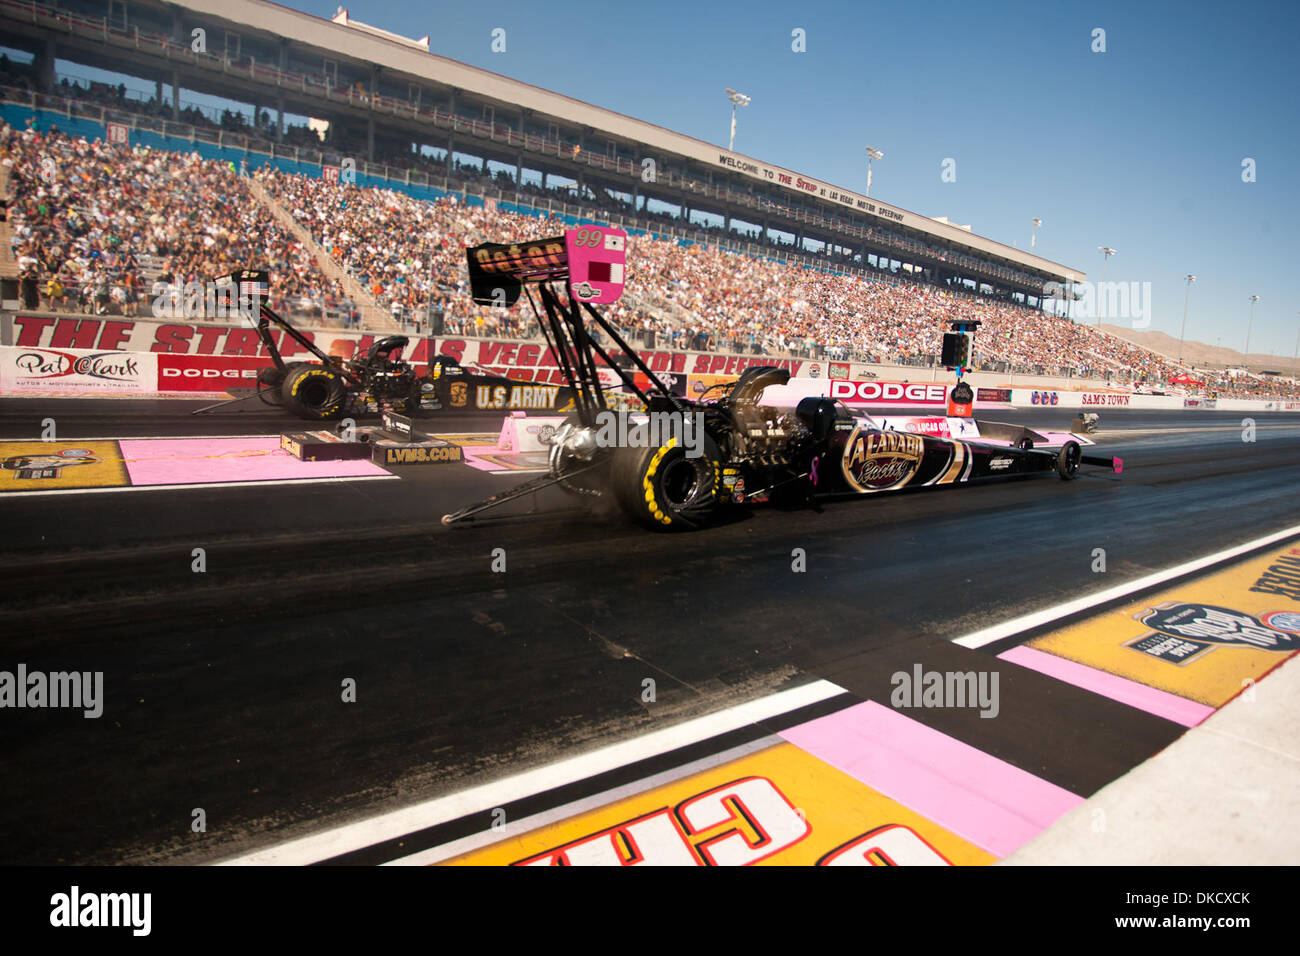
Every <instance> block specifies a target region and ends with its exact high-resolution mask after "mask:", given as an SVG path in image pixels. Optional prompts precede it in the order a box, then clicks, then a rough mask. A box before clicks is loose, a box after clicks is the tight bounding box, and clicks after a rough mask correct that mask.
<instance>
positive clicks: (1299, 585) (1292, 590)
mask: <svg viewBox="0 0 1300 956" xmlns="http://www.w3.org/2000/svg"><path fill="white" fill-rule="evenodd" d="M1250 589H1251V590H1252V591H1254V592H1256V593H1257V594H1276V595H1278V596H1279V597H1286V598H1290V599H1291V600H1292V601H1300V548H1292V549H1291V550H1290V551H1288V552H1287V553H1286V554H1282V555H1278V557H1277V558H1276V559H1275V560H1274V561H1273V563H1272V564H1270V565H1269V566H1268V567H1267V568H1265V569H1264V573H1263V574H1261V575H1260V576H1259V579H1258V580H1256V581H1255V583H1254V584H1253V585H1252V586H1251V588H1250Z"/></svg>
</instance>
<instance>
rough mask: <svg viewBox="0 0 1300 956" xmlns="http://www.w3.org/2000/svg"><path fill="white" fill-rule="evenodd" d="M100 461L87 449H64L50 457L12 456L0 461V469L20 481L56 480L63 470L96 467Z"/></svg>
mask: <svg viewBox="0 0 1300 956" xmlns="http://www.w3.org/2000/svg"><path fill="white" fill-rule="evenodd" d="M99 461H100V459H98V458H96V457H95V454H94V452H92V451H91V450H90V449H88V448H65V449H63V450H62V451H59V452H55V453H54V454H52V455H13V456H10V457H9V458H6V459H4V460H3V461H0V469H4V470H5V471H12V472H14V477H15V478H17V479H19V480H22V481H32V480H35V479H39V478H58V477H60V476H61V474H62V470H63V469H64V468H70V467H72V466H74V465H97V464H99Z"/></svg>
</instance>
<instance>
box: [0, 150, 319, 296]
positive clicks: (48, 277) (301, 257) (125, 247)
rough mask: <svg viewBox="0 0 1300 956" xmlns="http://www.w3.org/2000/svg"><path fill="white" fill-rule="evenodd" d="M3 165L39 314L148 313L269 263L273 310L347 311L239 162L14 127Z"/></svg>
mask: <svg viewBox="0 0 1300 956" xmlns="http://www.w3.org/2000/svg"><path fill="white" fill-rule="evenodd" d="M0 162H3V163H5V164H6V165H8V166H9V167H10V174H9V175H10V183H11V193H12V194H13V196H14V204H13V206H12V207H11V221H12V242H13V252H14V257H15V259H16V260H17V263H18V268H19V272H20V277H21V278H22V279H24V280H27V282H26V283H25V284H26V285H27V287H28V288H29V289H32V288H34V289H35V291H36V292H37V294H38V295H39V297H40V301H39V305H36V304H33V305H34V307H38V308H46V309H56V308H57V309H60V310H63V309H70V310H73V311H81V312H87V313H93V314H96V315H107V314H121V315H137V314H144V315H148V314H151V312H153V304H154V303H155V302H156V301H158V300H159V297H160V296H162V295H164V294H165V293H167V292H168V291H169V287H171V286H177V287H180V288H184V287H185V286H186V285H187V284H188V283H191V282H198V283H203V284H206V283H208V282H210V281H212V280H213V279H215V278H216V277H218V276H220V275H222V274H225V273H229V272H231V271H233V270H234V269H237V268H244V267H246V266H247V265H248V264H249V263H258V264H260V265H262V266H263V267H264V268H267V269H269V270H270V272H271V275H272V283H271V300H270V301H271V305H272V307H273V308H277V309H279V310H281V311H283V312H285V313H288V314H296V315H299V316H304V317H309V318H316V319H320V318H322V317H323V316H324V315H325V314H326V313H327V312H328V313H330V314H339V313H341V312H342V311H343V306H344V304H345V303H344V297H343V292H342V289H341V288H340V286H339V284H338V283H337V282H335V281H332V280H330V279H328V278H327V277H326V276H325V275H324V274H323V273H322V272H321V270H320V268H319V266H318V264H317V263H316V262H315V260H314V258H313V257H312V256H311V255H310V254H309V253H308V252H306V251H305V250H304V249H303V248H302V247H301V244H300V243H299V242H298V241H297V239H296V238H295V237H294V236H293V235H291V234H290V233H289V232H287V231H286V230H284V229H283V228H281V227H280V226H279V225H277V224H276V223H275V221H274V220H273V218H272V216H271V214H270V212H269V211H268V210H267V209H266V208H265V207H264V206H263V205H262V204H261V203H260V202H258V201H257V200H256V199H255V198H254V197H253V195H252V193H251V192H250V191H249V189H248V187H247V184H246V183H245V182H244V181H243V180H242V179H241V178H240V176H239V174H238V172H237V171H236V170H233V169H232V168H231V167H230V165H229V164H228V163H221V162H216V161H212V160H204V159H201V158H200V157H199V156H198V155H197V154H181V153H172V152H162V151H153V150H150V149H148V148H146V147H136V148H133V149H132V148H127V147H123V146H114V145H110V144H108V143H106V142H104V141H102V140H95V141H93V142H90V141H87V140H85V139H81V138H74V137H70V136H67V135H65V134H63V133H60V132H58V131H57V130H50V131H49V132H46V133H41V132H39V131H37V130H35V129H31V128H29V129H25V130H22V131H19V130H17V129H14V128H13V127H11V126H8V125H7V124H6V125H0ZM182 301H183V300H182Z"/></svg>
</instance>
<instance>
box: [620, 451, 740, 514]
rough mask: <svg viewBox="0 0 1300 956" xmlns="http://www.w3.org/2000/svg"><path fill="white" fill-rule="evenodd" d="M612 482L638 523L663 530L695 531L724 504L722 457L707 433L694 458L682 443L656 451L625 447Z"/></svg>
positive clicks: (621, 503)
mask: <svg viewBox="0 0 1300 956" xmlns="http://www.w3.org/2000/svg"><path fill="white" fill-rule="evenodd" d="M610 484H611V485H612V486H613V490H614V497H615V498H616V499H617V500H618V503H619V504H620V505H621V506H622V508H623V510H624V512H626V513H627V515H628V516H629V517H630V518H632V519H633V520H635V521H638V522H640V523H641V524H644V525H648V526H650V527H652V528H655V529H656V530H659V531H679V530H682V529H685V528H695V527H698V526H700V525H701V524H703V523H704V522H705V521H706V520H707V519H708V518H709V517H710V516H711V515H712V514H713V512H714V511H715V510H716V509H717V507H718V505H719V503H721V501H722V455H721V453H720V452H719V451H718V446H717V444H716V443H715V442H714V441H713V439H712V438H710V437H709V436H708V435H705V436H704V441H703V443H702V447H701V454H700V455H698V456H696V457H694V458H691V457H689V456H688V455H687V454H686V449H685V448H683V447H682V446H681V445H680V443H679V442H678V440H677V439H670V440H669V441H668V442H666V443H664V444H662V445H659V446H658V447H655V448H620V449H618V450H617V452H616V453H615V456H614V465H613V468H612V469H611V474H610Z"/></svg>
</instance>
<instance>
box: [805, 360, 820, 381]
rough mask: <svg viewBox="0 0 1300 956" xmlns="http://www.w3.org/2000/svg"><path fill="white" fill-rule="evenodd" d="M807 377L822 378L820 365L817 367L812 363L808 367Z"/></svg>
mask: <svg viewBox="0 0 1300 956" xmlns="http://www.w3.org/2000/svg"><path fill="white" fill-rule="evenodd" d="M808 377H809V378H821V377H822V367H821V366H820V365H818V364H817V363H816V362H813V363H812V364H811V365H809V366H808Z"/></svg>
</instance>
